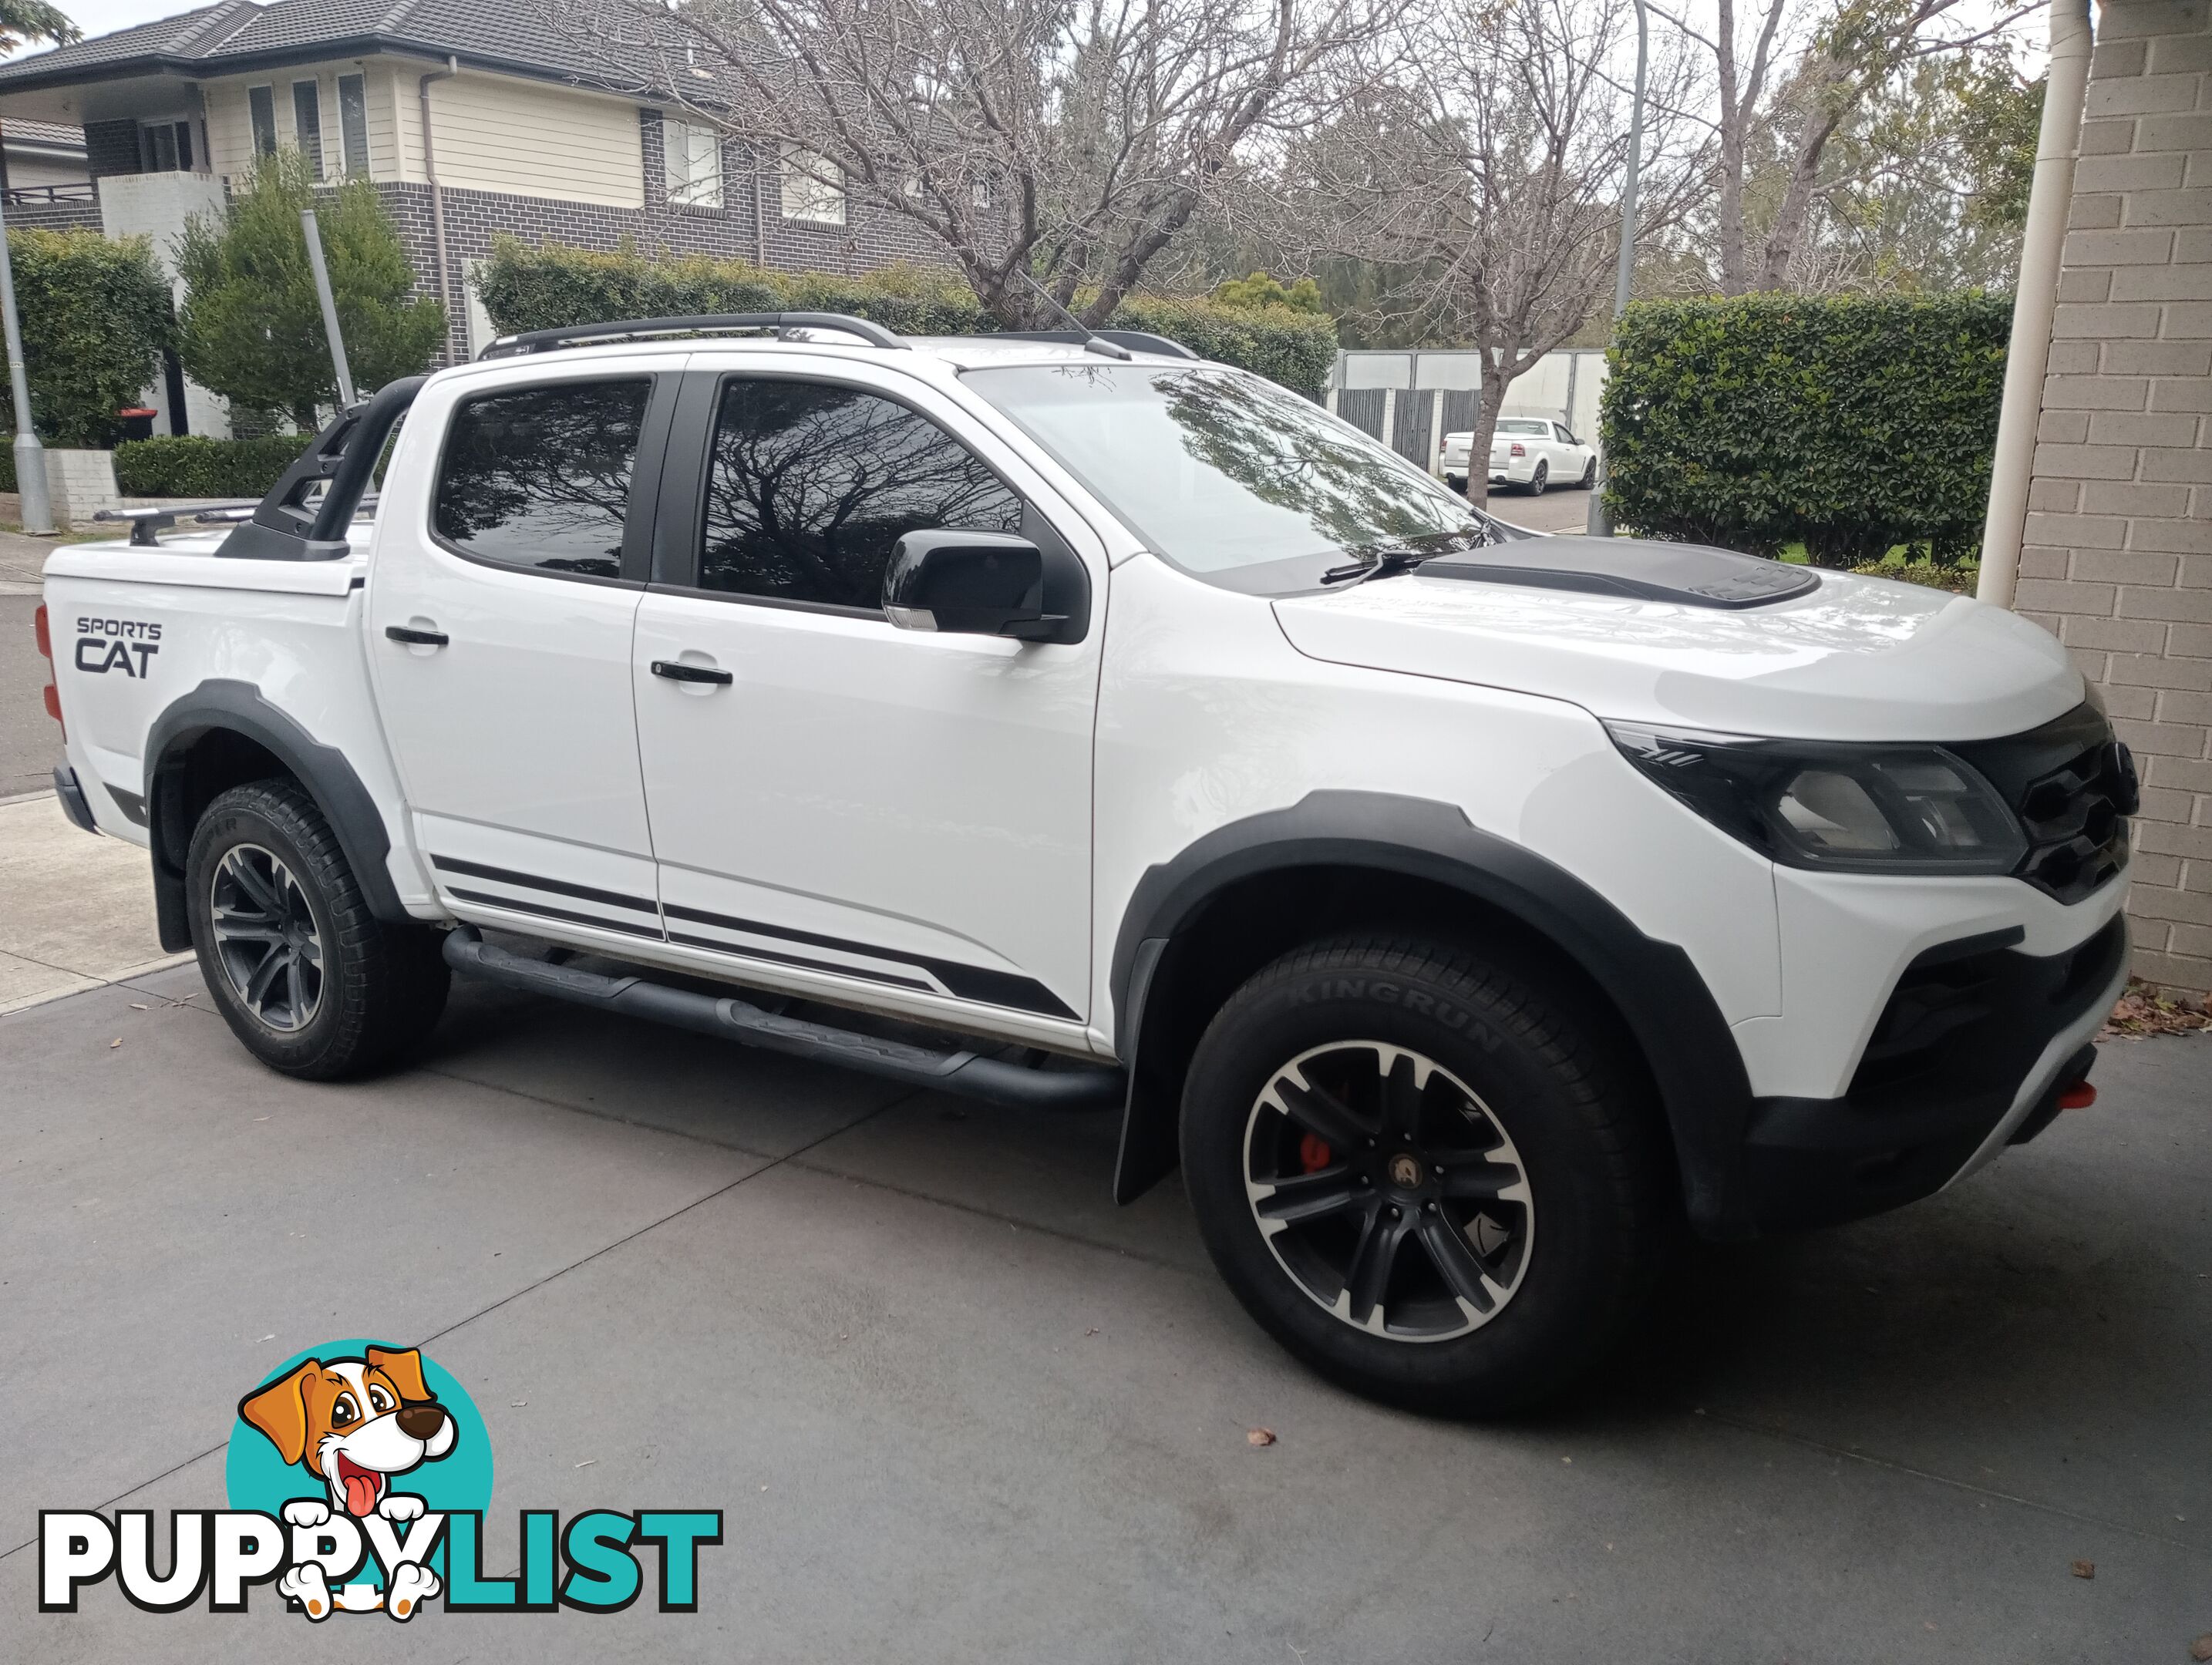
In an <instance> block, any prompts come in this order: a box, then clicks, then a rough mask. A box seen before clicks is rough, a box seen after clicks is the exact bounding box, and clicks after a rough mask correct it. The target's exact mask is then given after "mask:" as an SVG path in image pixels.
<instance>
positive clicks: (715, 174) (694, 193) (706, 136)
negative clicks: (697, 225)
mask: <svg viewBox="0 0 2212 1665" xmlns="http://www.w3.org/2000/svg"><path fill="white" fill-rule="evenodd" d="M660 143H661V155H662V156H663V158H664V159H665V169H666V173H667V178H668V200H669V201H670V202H671V203H676V204H681V205H683V206H684V207H688V208H720V207H721V205H722V136H721V135H720V133H718V132H716V131H714V129H713V128H711V127H701V126H698V125H694V124H693V123H690V122H686V121H663V122H662V123H661V124H660Z"/></svg>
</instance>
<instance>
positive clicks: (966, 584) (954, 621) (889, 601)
mask: <svg viewBox="0 0 2212 1665" xmlns="http://www.w3.org/2000/svg"><path fill="white" fill-rule="evenodd" d="M1044 592H1045V558H1044V552H1043V551H1042V550H1040V549H1039V548H1038V547H1037V546H1036V544H1033V543H1032V542H1030V540H1029V539H1028V538H1017V537H1014V536H1012V534H1010V533H1007V532H963V531H961V530H960V529H958V528H957V527H952V528H946V529H944V530H939V531H931V532H908V533H907V534H906V535H905V536H903V537H902V538H900V539H899V540H898V542H897V543H896V544H894V545H893V546H892V549H891V558H890V565H889V566H888V567H886V568H884V613H885V614H886V615H887V616H888V617H890V621H891V623H894V624H896V625H897V626H898V627H899V628H900V629H902V630H938V631H943V632H945V633H946V634H949V635H980V636H1012V637H1013V638H1015V639H1016V640H1017V641H1056V640H1058V639H1059V638H1060V633H1061V629H1062V627H1063V626H1064V625H1066V623H1067V622H1068V621H1067V618H1066V615H1064V614H1055V613H1048V612H1046V611H1045V601H1044Z"/></svg>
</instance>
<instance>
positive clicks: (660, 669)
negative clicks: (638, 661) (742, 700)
mask: <svg viewBox="0 0 2212 1665" xmlns="http://www.w3.org/2000/svg"><path fill="white" fill-rule="evenodd" d="M653 675H654V676H656V677H665V678H668V680H669V681H671V682H710V683H713V684H715V685H716V686H717V687H726V686H727V685H728V684H731V683H732V682H735V681H736V680H737V678H735V677H733V676H732V675H731V674H730V673H729V672H728V671H714V670H710V669H708V667H707V666H706V665H685V664H684V663H682V662H681V661H680V660H677V659H655V660H653Z"/></svg>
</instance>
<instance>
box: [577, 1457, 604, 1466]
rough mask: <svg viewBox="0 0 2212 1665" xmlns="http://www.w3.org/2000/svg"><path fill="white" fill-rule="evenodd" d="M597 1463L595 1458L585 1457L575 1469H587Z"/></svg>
mask: <svg viewBox="0 0 2212 1665" xmlns="http://www.w3.org/2000/svg"><path fill="white" fill-rule="evenodd" d="M597 1461H599V1459H598V1458H597V1457H586V1458H585V1459H584V1460H583V1461H581V1462H580V1463H578V1464H577V1465H576V1467H577V1468H590V1467H591V1466H592V1464H593V1463H595V1462H597Z"/></svg>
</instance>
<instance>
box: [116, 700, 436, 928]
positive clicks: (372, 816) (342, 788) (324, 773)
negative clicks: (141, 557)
mask: <svg viewBox="0 0 2212 1665" xmlns="http://www.w3.org/2000/svg"><path fill="white" fill-rule="evenodd" d="M216 729H228V730H229V731H231V732H234V733H236V734H240V735H242V736H244V737H245V738H247V739H249V740H252V742H254V744H257V745H259V746H261V747H263V748H264V749H265V750H268V751H269V752H270V753H271V754H272V755H273V756H274V757H276V758H277V760H278V761H279V762H281V763H283V765H284V767H285V768H286V769H289V770H290V771H291V772H292V774H293V775H295V776H296V777H297V778H298V780H299V781H300V784H301V786H303V787H306V788H307V792H308V793H309V794H310V795H311V796H312V797H313V799H314V800H315V804H316V806H317V807H318V808H319V809H320V810H321V811H322V812H323V815H324V817H325V818H326V819H327V820H328V821H329V822H330V823H331V832H332V833H333V834H335V835H336V836H337V841H338V848H340V849H342V850H343V851H344V852H345V859H346V863H347V865H348V866H350V867H351V868H352V869H353V874H354V880H355V882H356V884H359V885H360V886H361V891H362V898H363V900H365V901H366V902H368V908H369V911H370V912H371V913H373V914H374V915H376V917H377V918H379V919H380V920H386V921H390V922H392V923H393V924H409V923H413V922H414V921H413V920H412V917H411V916H410V915H409V913H408V912H407V909H406V908H405V907H404V905H403V904H402V903H401V902H400V900H399V892H398V890H396V889H395V888H394V887H393V885H392V872H391V870H390V869H389V868H388V867H387V866H386V865H385V863H386V858H388V857H389V856H390V854H392V841H391V838H390V837H389V836H388V835H387V834H386V831H385V827H384V817H383V816H382V815H381V814H380V813H379V812H378V811H377V807H376V800H375V799H373V798H371V797H370V796H369V793H368V787H364V786H362V783H361V777H360V776H359V775H356V774H355V773H354V768H353V765H352V764H351V763H348V762H347V761H346V757H345V754H344V753H343V752H342V751H340V750H338V749H337V747H336V746H327V745H325V744H322V743H321V742H320V741H319V740H317V739H316V738H314V736H313V735H312V734H310V733H308V732H307V730H306V729H304V728H302V727H301V726H300V725H299V723H298V722H297V721H296V720H295V719H294V718H293V717H292V716H290V715H289V714H288V713H286V712H284V711H282V710H280V709H278V708H276V706H274V705H272V704H270V702H269V701H268V700H267V699H266V698H265V697H264V696H263V694H262V692H261V690H259V689H258V688H256V687H255V686H254V685H253V684H252V683H249V682H239V681H235V680H232V679H229V678H211V679H210V680H209V681H206V682H204V683H202V684H200V685H199V686H198V687H197V688H195V689H193V690H191V692H190V693H188V694H185V695H181V696H179V697H178V698H177V699H175V700H174V701H173V702H170V704H169V705H168V706H167V708H165V709H164V710H163V711H162V713H161V715H160V716H158V717H156V718H155V720H154V725H153V726H152V728H151V729H149V731H148V732H147V736H146V777H145V783H144V784H145V792H146V808H147V817H146V825H147V832H148V834H149V844H150V846H151V848H152V853H153V857H154V911H155V919H156V921H157V922H158V924H159V926H160V928H161V946H162V947H163V948H165V949H167V950H168V951H170V952H171V953H177V952H180V951H183V950H185V949H186V948H189V947H191V926H190V924H189V922H188V921H187V919H186V915H185V868H184V860H185V850H186V848H189V847H190V845H191V837H192V829H191V824H190V823H187V822H186V821H185V815H184V805H183V803H182V801H181V793H182V788H183V786H184V779H183V775H184V757H185V753H186V751H188V750H190V748H191V745H192V744H193V742H195V741H197V740H198V739H200V738H203V737H204V736H205V735H207V734H209V733H210V732H213V731H215V730H216Z"/></svg>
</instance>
